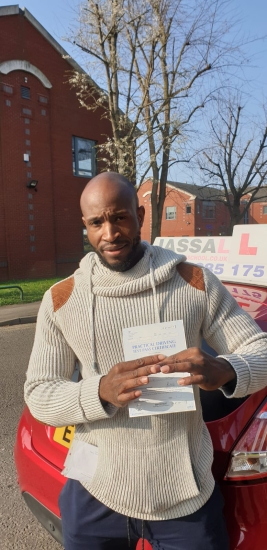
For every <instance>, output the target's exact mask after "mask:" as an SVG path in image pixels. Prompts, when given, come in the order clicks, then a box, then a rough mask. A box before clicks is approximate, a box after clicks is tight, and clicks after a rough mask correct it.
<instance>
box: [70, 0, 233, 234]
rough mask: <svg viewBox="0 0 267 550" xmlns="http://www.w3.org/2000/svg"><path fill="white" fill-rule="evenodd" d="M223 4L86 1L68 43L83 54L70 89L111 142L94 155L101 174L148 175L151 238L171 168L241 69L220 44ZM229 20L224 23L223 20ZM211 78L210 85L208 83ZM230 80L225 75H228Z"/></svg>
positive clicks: (228, 46)
mask: <svg viewBox="0 0 267 550" xmlns="http://www.w3.org/2000/svg"><path fill="white" fill-rule="evenodd" d="M229 4H230V2H229V0H175V1H174V0H135V1H134V2H133V0H87V2H85V3H83V4H81V11H80V18H79V31H78V32H77V33H76V35H75V37H74V38H73V42H74V43H75V44H76V45H77V46H78V47H79V48H80V49H81V50H82V51H83V52H85V53H86V54H87V57H88V64H87V70H88V73H89V74H90V75H92V76H93V78H94V81H95V82H96V83H97V84H95V82H93V81H91V80H90V79H88V77H87V75H86V74H81V73H78V72H77V73H75V74H74V75H73V76H72V77H71V83H72V84H73V85H74V86H75V87H76V90H77V92H76V93H77V95H78V97H79V100H80V102H81V104H82V105H83V106H85V107H86V108H87V109H92V110H95V109H97V108H98V107H100V106H101V108H102V112H103V113H104V115H103V116H104V117H106V118H107V119H108V120H109V121H110V123H111V126H112V137H111V138H107V140H106V142H105V143H104V144H103V145H102V146H101V147H100V151H99V154H100V157H101V160H102V161H104V163H105V168H106V169H110V168H113V169H116V170H118V171H119V172H122V173H124V174H125V175H126V176H128V177H129V178H130V179H131V180H132V181H133V182H135V175H136V166H137V170H138V174H140V178H139V184H141V183H142V181H143V180H144V179H145V178H146V177H147V176H148V174H151V173H152V181H153V187H152V195H151V203H152V234H151V240H152V242H153V241H154V239H155V237H156V236H158V235H160V229H161V219H162V212H163V205H164V199H165V195H166V182H167V178H168V171H169V168H170V166H172V165H173V164H174V163H177V162H182V161H183V160H184V158H183V156H182V153H181V150H182V147H183V143H184V142H185V140H186V139H187V136H186V130H187V129H188V128H189V124H190V123H191V121H192V120H193V118H194V115H195V114H196V113H197V111H199V109H202V108H203V107H204V106H205V105H206V103H207V102H208V101H209V100H210V99H211V97H212V94H213V93H214V91H215V90H216V88H217V86H219V85H221V82H220V78H221V77H222V75H223V80H224V83H225V81H226V79H227V74H226V73H227V71H226V68H227V70H229V68H230V67H233V66H234V65H235V64H236V66H239V65H240V57H239V58H238V59H237V51H238V48H237V47H236V45H235V44H233V42H232V41H230V40H229V41H228V42H227V40H226V37H227V33H228V32H229V30H230V27H231V25H232V24H229V22H227V17H226V15H225V13H226V8H227V6H229ZM229 19H230V18H229ZM207 75H211V76H212V78H207ZM228 76H230V75H228Z"/></svg>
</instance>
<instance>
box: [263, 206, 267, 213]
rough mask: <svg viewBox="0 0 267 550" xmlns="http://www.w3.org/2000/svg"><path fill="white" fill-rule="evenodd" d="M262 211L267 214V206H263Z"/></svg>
mask: <svg viewBox="0 0 267 550" xmlns="http://www.w3.org/2000/svg"><path fill="white" fill-rule="evenodd" d="M262 213H263V214H267V206H264V207H263V209H262Z"/></svg>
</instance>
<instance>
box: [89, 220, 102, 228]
mask: <svg viewBox="0 0 267 550" xmlns="http://www.w3.org/2000/svg"><path fill="white" fill-rule="evenodd" d="M100 224H101V222H100V221H99V220H93V221H91V222H90V225H93V226H94V227H97V226H98V225H100Z"/></svg>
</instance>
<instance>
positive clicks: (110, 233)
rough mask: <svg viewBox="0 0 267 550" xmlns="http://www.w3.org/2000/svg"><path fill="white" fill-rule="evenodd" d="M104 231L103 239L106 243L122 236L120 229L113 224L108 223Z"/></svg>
mask: <svg viewBox="0 0 267 550" xmlns="http://www.w3.org/2000/svg"><path fill="white" fill-rule="evenodd" d="M103 229H104V231H103V234H102V239H103V240H104V241H108V242H113V241H115V239H117V237H119V235H120V232H119V230H118V227H117V226H116V225H115V224H113V223H110V222H106V223H105V224H104V228H103Z"/></svg>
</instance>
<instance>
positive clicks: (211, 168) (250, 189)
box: [199, 100, 267, 235]
mask: <svg viewBox="0 0 267 550" xmlns="http://www.w3.org/2000/svg"><path fill="white" fill-rule="evenodd" d="M263 119H264V121H263V123H262V124H255V123H254V124H253V123H252V122H250V123H249V121H248V120H247V119H246V118H245V111H244V107H243V106H241V105H240V102H239V101H236V100H230V101H229V102H228V103H227V105H226V108H224V106H223V104H222V103H221V102H219V103H218V113H217V115H216V118H215V119H214V120H212V121H211V122H210V128H211V141H212V146H210V147H209V148H206V150H205V151H204V152H203V155H204V161H203V155H202V158H201V159H200V160H199V166H200V169H201V170H202V171H203V172H204V177H205V178H208V182H209V183H208V184H210V185H211V186H212V187H213V188H215V189H217V190H218V191H217V192H216V191H214V197H213V196H212V197H211V200H218V201H223V202H224V204H225V206H226V207H227V209H228V211H229V214H230V226H229V227H228V230H227V232H228V234H229V235H232V232H233V227H234V225H238V224H239V223H240V222H242V221H243V219H244V214H245V213H246V212H248V211H249V207H250V205H251V204H252V203H253V202H255V201H257V200H259V190H260V189H262V192H261V196H260V198H261V200H262V199H263V200H264V198H265V199H267V188H266V189H265V188H264V185H266V183H267V155H266V147H267V121H266V115H265V113H264V116H263ZM248 135H249V137H248ZM206 185H207V183H206ZM264 191H266V193H264Z"/></svg>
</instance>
